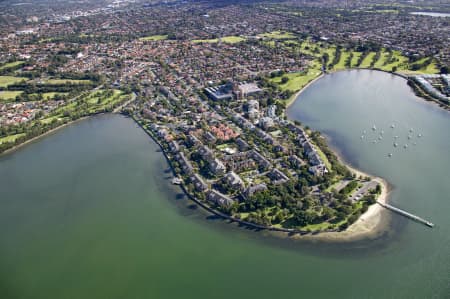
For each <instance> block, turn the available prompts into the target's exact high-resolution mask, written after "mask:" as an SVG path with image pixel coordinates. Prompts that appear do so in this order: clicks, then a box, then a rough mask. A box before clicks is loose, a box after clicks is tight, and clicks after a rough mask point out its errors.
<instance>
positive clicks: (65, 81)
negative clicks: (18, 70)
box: [43, 79, 92, 84]
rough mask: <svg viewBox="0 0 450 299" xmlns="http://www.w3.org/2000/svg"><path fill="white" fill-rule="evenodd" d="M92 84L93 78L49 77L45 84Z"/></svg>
mask: <svg viewBox="0 0 450 299" xmlns="http://www.w3.org/2000/svg"><path fill="white" fill-rule="evenodd" d="M69 83H71V84H90V83H92V81H91V80H73V79H48V80H44V81H43V84H69Z"/></svg>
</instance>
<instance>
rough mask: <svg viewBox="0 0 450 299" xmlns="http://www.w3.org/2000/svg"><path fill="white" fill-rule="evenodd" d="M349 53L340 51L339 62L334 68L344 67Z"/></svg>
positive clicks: (340, 68) (341, 68)
mask: <svg viewBox="0 0 450 299" xmlns="http://www.w3.org/2000/svg"><path fill="white" fill-rule="evenodd" d="M350 54H351V53H350V52H347V51H344V50H342V51H341V59H339V62H338V63H337V64H336V65H335V66H334V69H335V70H343V69H346V66H345V62H346V61H347V59H348V58H349V57H350Z"/></svg>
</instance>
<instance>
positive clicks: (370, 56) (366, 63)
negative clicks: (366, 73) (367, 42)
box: [359, 52, 376, 68]
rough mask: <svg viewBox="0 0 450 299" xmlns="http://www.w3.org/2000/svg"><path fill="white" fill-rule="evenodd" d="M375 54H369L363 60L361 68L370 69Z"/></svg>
mask: <svg viewBox="0 0 450 299" xmlns="http://www.w3.org/2000/svg"><path fill="white" fill-rule="evenodd" d="M375 54H376V53H375V52H370V53H369V54H367V56H366V57H365V58H364V59H363V61H362V62H361V65H360V66H359V67H362V68H370V64H371V63H372V60H373V57H374V56H375Z"/></svg>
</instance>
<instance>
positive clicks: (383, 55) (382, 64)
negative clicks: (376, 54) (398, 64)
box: [373, 49, 389, 69]
mask: <svg viewBox="0 0 450 299" xmlns="http://www.w3.org/2000/svg"><path fill="white" fill-rule="evenodd" d="M388 56H389V53H388V52H387V51H386V50H385V49H383V50H382V51H381V53H380V58H379V59H378V60H377V62H375V64H374V66H373V67H374V68H377V69H384V67H385V63H386V59H387V58H388Z"/></svg>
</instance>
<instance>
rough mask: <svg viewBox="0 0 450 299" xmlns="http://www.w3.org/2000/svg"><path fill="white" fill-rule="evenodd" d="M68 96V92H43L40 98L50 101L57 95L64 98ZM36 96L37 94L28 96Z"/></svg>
mask: <svg viewBox="0 0 450 299" xmlns="http://www.w3.org/2000/svg"><path fill="white" fill-rule="evenodd" d="M68 94H69V93H68V92H44V93H43V94H42V97H43V98H44V100H51V99H53V98H54V97H55V96H57V95H60V96H64V95H68ZM36 95H38V94H37V93H32V94H30V96H36Z"/></svg>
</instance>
